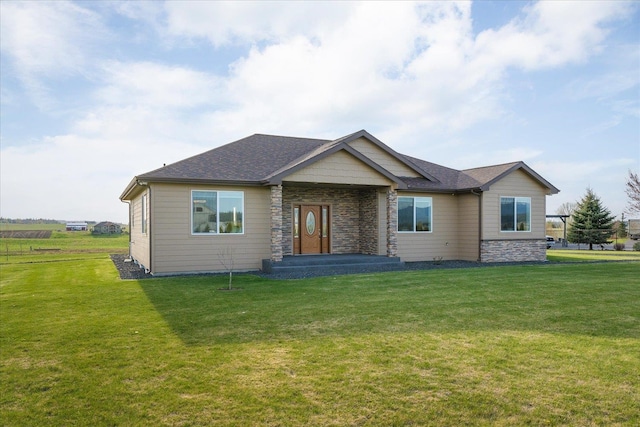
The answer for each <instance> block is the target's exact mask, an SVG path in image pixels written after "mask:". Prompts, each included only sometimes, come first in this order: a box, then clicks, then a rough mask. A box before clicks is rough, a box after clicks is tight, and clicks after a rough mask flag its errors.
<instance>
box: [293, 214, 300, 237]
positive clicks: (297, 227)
mask: <svg viewBox="0 0 640 427" xmlns="http://www.w3.org/2000/svg"><path fill="white" fill-rule="evenodd" d="M299 220H300V208H298V207H296V208H294V209H293V237H300V224H299Z"/></svg>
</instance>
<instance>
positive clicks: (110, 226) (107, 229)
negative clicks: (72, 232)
mask: <svg viewBox="0 0 640 427" xmlns="http://www.w3.org/2000/svg"><path fill="white" fill-rule="evenodd" d="M93 232H94V233H95V234H120V233H122V226H121V225H120V224H116V223H115V222H111V221H103V222H99V223H97V224H96V225H94V226H93Z"/></svg>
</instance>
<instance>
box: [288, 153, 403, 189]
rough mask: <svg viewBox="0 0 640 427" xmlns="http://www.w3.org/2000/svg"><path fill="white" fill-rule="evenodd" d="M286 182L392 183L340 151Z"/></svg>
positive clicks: (294, 175)
mask: <svg viewBox="0 0 640 427" xmlns="http://www.w3.org/2000/svg"><path fill="white" fill-rule="evenodd" d="M284 181H286V182H310V183H327V184H353V185H389V184H390V183H391V181H390V180H389V179H388V178H386V177H385V176H384V175H382V174H380V173H379V172H377V171H375V170H374V169H372V168H371V167H370V166H368V165H366V164H365V163H363V162H362V161H360V160H359V159H357V158H355V157H354V156H352V155H351V154H349V153H347V152H346V151H338V152H336V153H334V154H332V155H330V156H329V157H326V158H324V159H322V160H319V161H317V162H315V163H313V164H311V165H310V166H308V167H306V168H304V169H302V170H299V171H297V172H294V173H292V174H291V175H288V176H287V177H285V178H284Z"/></svg>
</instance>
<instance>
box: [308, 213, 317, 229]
mask: <svg viewBox="0 0 640 427" xmlns="http://www.w3.org/2000/svg"><path fill="white" fill-rule="evenodd" d="M306 223H307V233H309V234H313V233H314V232H315V231H316V216H315V215H314V214H313V212H309V213H307V221H306Z"/></svg>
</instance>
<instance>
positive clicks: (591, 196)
mask: <svg viewBox="0 0 640 427" xmlns="http://www.w3.org/2000/svg"><path fill="white" fill-rule="evenodd" d="M614 219H615V217H614V216H613V215H611V212H610V211H609V209H607V208H605V207H604V206H602V203H601V202H600V198H599V197H598V196H596V194H595V193H594V192H593V190H592V189H591V188H587V194H585V196H584V197H583V198H582V200H581V201H580V202H579V203H578V206H577V208H576V210H575V211H574V212H573V221H572V223H571V225H570V227H569V235H568V236H567V239H568V240H569V241H570V242H573V243H586V244H588V245H589V250H593V245H594V244H595V245H602V244H605V243H611V242H610V241H609V240H608V239H609V238H610V237H611V236H612V235H613V233H614V230H613V221H614Z"/></svg>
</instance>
